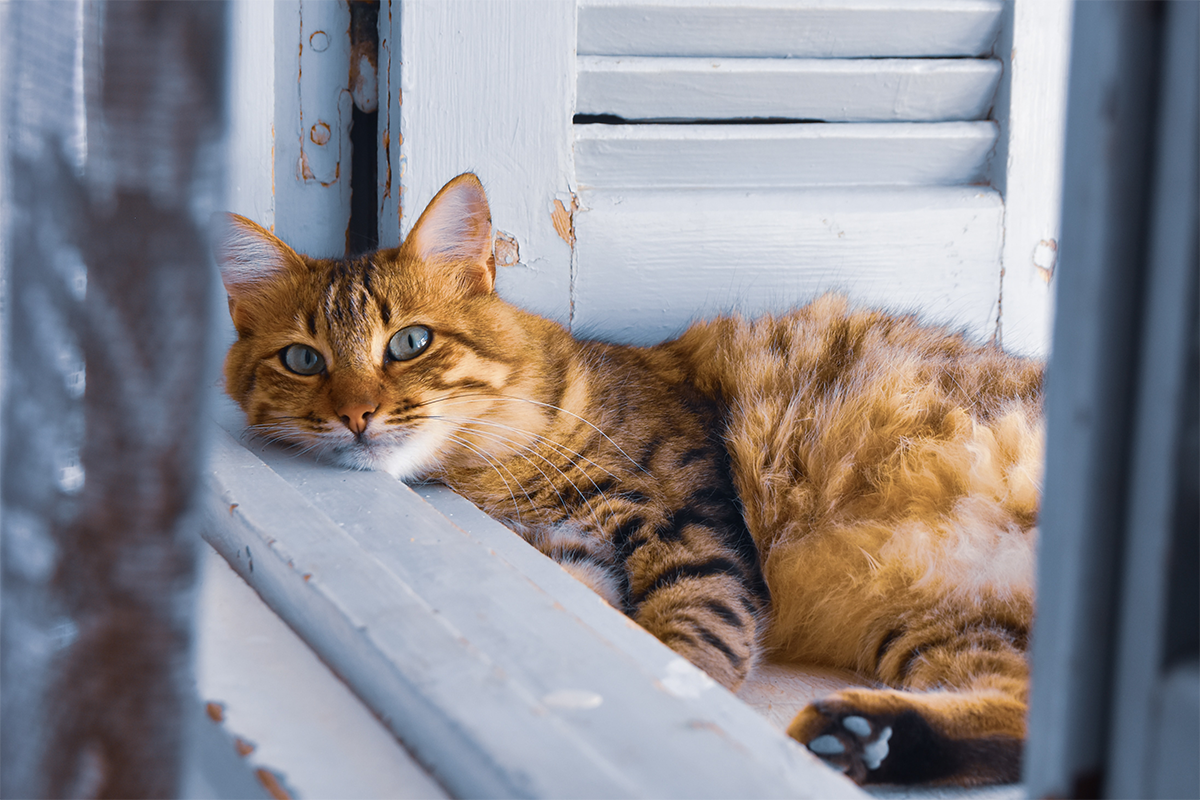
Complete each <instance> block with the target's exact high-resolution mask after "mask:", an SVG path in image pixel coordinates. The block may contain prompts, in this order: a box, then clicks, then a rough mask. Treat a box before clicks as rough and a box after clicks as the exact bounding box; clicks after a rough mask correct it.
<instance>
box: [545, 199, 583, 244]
mask: <svg viewBox="0 0 1200 800" xmlns="http://www.w3.org/2000/svg"><path fill="white" fill-rule="evenodd" d="M578 208H579V201H578V200H576V199H575V196H574V195H572V196H571V210H570V211H568V210H567V207H566V206H565V205H563V201H562V200H557V199H556V200H555V201H554V210H553V211H551V212H550V221H551V222H553V223H554V231H555V233H557V234H558V235H559V238H561V239H562V240H563V241H564V242H566V243H567V244H568V245H570V246H571V247H574V246H575V212H576V210H578Z"/></svg>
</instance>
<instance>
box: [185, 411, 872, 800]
mask: <svg viewBox="0 0 1200 800" xmlns="http://www.w3.org/2000/svg"><path fill="white" fill-rule="evenodd" d="M255 452H257V453H259V454H260V455H261V456H262V457H263V458H265V459H266V462H265V463H264V461H262V460H260V459H259V458H258V457H257V456H256V455H255V454H254V453H251V452H249V451H247V450H246V449H244V448H242V447H241V446H240V445H238V444H237V443H236V442H234V441H233V440H232V439H231V438H230V437H228V436H227V435H224V434H219V435H218V437H217V442H216V446H215V451H214V459H213V467H212V473H211V475H212V491H211V493H210V496H209V524H208V529H207V530H208V532H207V534H206V535H207V536H208V537H209V539H210V541H211V542H212V543H213V544H214V546H215V547H216V548H217V549H218V550H219V551H220V552H221V553H222V554H223V555H224V556H225V557H226V559H227V560H229V561H230V562H231V563H232V565H233V566H234V568H235V569H236V570H237V571H238V572H239V574H241V575H242V576H243V577H244V578H246V579H247V580H248V581H249V582H250V583H251V584H252V585H253V586H254V587H255V589H256V590H257V591H258V592H259V594H260V595H262V596H263V597H264V599H265V600H266V601H267V603H268V604H269V605H271V606H272V607H273V608H274V609H275V610H276V611H277V612H278V613H279V614H280V615H281V616H282V617H283V618H284V619H285V620H286V621H287V622H288V623H289V624H291V625H292V627H293V628H295V629H296V630H297V631H298V632H300V633H301V635H302V636H304V638H305V639H306V640H307V641H308V642H309V643H310V644H311V645H312V646H313V648H314V649H315V650H316V651H317V653H318V654H319V655H320V656H321V657H322V659H323V660H325V661H326V662H327V663H328V664H330V666H331V667H332V668H333V669H334V670H335V671H337V672H338V673H339V674H340V675H342V677H343V678H344V679H345V680H346V681H347V682H348V683H349V684H350V685H351V686H352V687H353V688H354V689H355V691H356V692H357V693H358V694H359V695H360V696H362V697H363V698H364V699H365V700H366V701H367V702H368V704H369V705H371V707H372V708H374V709H375V710H376V712H377V713H378V714H379V715H380V717H381V718H382V719H383V720H385V721H386V722H387V723H388V724H389V725H390V726H391V727H392V728H393V730H394V731H396V732H397V734H398V735H399V736H400V737H401V739H402V740H404V741H405V742H406V743H407V744H408V745H409V746H410V747H411V748H412V750H413V751H414V752H415V753H416V755H417V756H418V758H420V759H421V761H422V762H423V763H425V764H426V765H428V766H429V767H430V768H431V769H432V771H433V772H434V774H435V775H436V776H437V777H438V779H439V781H440V782H441V783H443V785H445V786H446V787H447V789H448V790H449V791H450V792H451V794H453V795H456V796H479V795H488V796H525V797H563V796H616V795H620V796H653V797H729V796H764V797H766V796H780V797H783V796H789V797H862V796H863V795H862V793H861V792H860V790H858V789H857V788H856V787H854V786H853V785H852V784H850V783H849V782H848V781H846V779H845V778H844V777H843V776H841V775H838V774H836V773H834V772H833V771H831V770H829V769H828V768H826V767H824V766H822V765H820V764H819V762H817V760H816V759H815V758H814V757H813V756H811V754H809V753H807V751H805V750H804V749H802V748H800V747H799V746H798V745H796V744H795V743H794V742H792V741H791V740H789V739H787V738H786V737H784V736H783V735H782V734H781V733H780V732H779V731H777V730H775V729H773V728H772V727H771V726H770V725H769V724H768V723H767V722H766V721H765V720H763V719H761V718H760V717H759V716H758V715H757V714H755V713H754V712H753V711H752V710H751V709H749V708H748V707H746V706H745V705H744V704H742V703H741V702H740V701H738V700H737V699H736V698H734V697H733V696H732V695H730V694H729V693H728V692H726V691H724V690H723V689H721V688H720V687H718V686H716V685H715V684H710V683H708V682H707V681H705V680H704V679H703V678H702V677H701V675H700V673H698V672H696V671H694V668H691V667H689V666H687V665H686V664H684V662H682V661H681V660H680V659H678V657H677V656H675V655H674V653H672V652H671V651H670V650H668V649H667V648H666V647H665V646H663V645H661V644H660V643H659V642H657V640H655V639H653V637H651V636H650V635H649V634H647V633H645V631H642V630H641V629H640V628H638V627H637V626H636V625H633V624H632V623H631V622H629V621H628V620H627V619H626V618H625V617H624V616H623V615H621V614H620V613H619V612H618V611H616V610H615V609H612V608H611V607H609V606H607V605H605V604H604V603H603V602H602V601H600V600H599V598H598V597H596V596H595V595H594V594H591V593H590V592H587V591H586V590H583V591H584V594H583V595H579V594H578V592H576V595H577V596H575V597H572V596H561V595H558V594H556V593H553V592H551V591H548V590H547V589H546V588H544V586H543V583H542V578H543V577H545V576H546V575H551V576H553V577H552V578H551V579H550V581H549V582H550V583H551V584H553V583H554V582H555V581H562V580H563V579H564V576H565V573H563V572H562V570H561V569H560V568H559V567H558V566H557V565H556V564H554V563H553V562H551V561H549V560H548V559H544V558H541V557H540V556H538V555H537V554H536V553H533V552H532V549H531V548H528V546H525V552H526V554H527V556H526V557H527V559H528V560H529V561H530V562H531V563H529V564H523V566H524V567H525V568H524V569H517V568H515V567H514V566H513V565H512V564H511V563H510V562H509V561H508V560H507V558H506V557H505V556H503V555H502V554H498V553H497V552H496V550H494V549H493V548H491V547H489V546H488V544H487V543H486V542H483V541H480V540H479V539H478V538H476V537H475V536H473V535H470V534H467V533H466V532H464V531H463V530H462V529H461V528H459V527H458V526H456V525H455V524H453V523H452V522H450V520H448V519H447V518H446V517H445V516H443V515H441V514H440V513H439V512H438V511H437V510H436V509H434V508H433V507H432V506H430V505H428V504H427V503H426V502H425V501H423V500H422V499H421V498H420V497H418V496H417V495H416V494H414V493H413V492H412V491H411V490H410V489H408V488H407V487H406V486H404V485H403V484H400V483H398V482H396V481H394V480H392V479H391V478H389V477H388V476H386V475H384V474H382V473H362V472H347V471H345V470H343V469H341V468H335V467H327V466H322V465H318V464H313V463H311V462H309V461H307V460H306V459H297V458H295V457H294V456H292V455H291V454H288V453H286V452H281V451H279V450H277V449H275V448H273V447H262V446H259V445H256V446H255ZM477 513H478V512H477ZM487 523H490V524H491V525H493V526H495V525H496V523H494V522H491V521H490V520H488V521H487ZM485 524H486V523H485ZM497 527H498V526H497ZM502 533H503V529H500V530H495V529H494V530H493V532H492V535H500V534H502ZM509 536H510V539H509V543H510V545H511V546H513V547H516V546H517V545H520V544H522V543H520V541H519V540H518V539H517V538H516V536H515V535H513V534H509ZM534 556H537V559H534V558H533V557H534ZM532 565H537V566H532ZM580 588H582V587H580ZM567 594H568V595H569V594H570V593H567ZM676 673H679V674H680V675H686V676H687V677H688V678H689V680H690V681H691V683H690V684H687V685H686V688H685V684H686V682H683V683H681V682H679V681H677V680H673V679H672V678H671V676H672V675H674V674H676ZM564 690H570V692H571V693H570V694H565V693H564ZM556 693H557V694H556ZM585 693H586V694H585ZM564 696H566V697H586V698H587V699H588V700H589V701H590V702H587V703H582V704H575V705H574V706H572V705H571V704H570V703H565V702H563V700H562V699H561V698H563V697H564ZM597 700H599V702H598V704H597V703H596V701H597ZM733 743H736V746H733Z"/></svg>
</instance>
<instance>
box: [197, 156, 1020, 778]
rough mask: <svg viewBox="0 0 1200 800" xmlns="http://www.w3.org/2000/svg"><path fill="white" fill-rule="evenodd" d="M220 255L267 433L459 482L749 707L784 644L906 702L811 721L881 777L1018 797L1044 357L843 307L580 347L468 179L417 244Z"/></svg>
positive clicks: (882, 695)
mask: <svg viewBox="0 0 1200 800" xmlns="http://www.w3.org/2000/svg"><path fill="white" fill-rule="evenodd" d="M219 239H220V241H219V243H218V245H217V260H218V263H219V266H220V269H221V274H222V278H223V281H224V284H225V287H226V289H227V292H228V295H229V310H230V314H231V315H232V318H233V322H234V326H235V328H236V329H237V334H238V338H237V340H236V342H235V343H234V344H233V345H232V346H231V348H230V350H229V353H228V356H227V359H226V362H225V384H226V390H227V391H228V393H229V394H230V395H231V396H232V397H233V398H234V399H235V400H236V401H237V402H238V403H239V404H240V405H241V407H242V408H243V409H244V410H245V412H246V414H247V417H248V420H249V423H250V426H251V430H253V431H256V432H258V433H259V434H261V435H263V436H265V437H267V438H270V439H276V440H279V441H282V442H286V443H289V444H292V445H297V446H300V447H303V448H310V449H315V450H319V451H320V452H321V453H323V454H324V456H325V457H328V458H332V459H333V460H335V461H337V462H339V463H341V464H343V465H345V466H348V467H353V468H356V469H372V470H383V471H385V472H388V473H391V474H392V475H394V476H396V477H397V478H399V479H401V480H405V481H409V480H438V481H441V482H444V483H445V484H446V485H448V486H450V487H451V488H453V489H455V490H457V491H458V492H460V493H461V494H463V495H464V496H466V497H467V498H469V499H470V500H472V501H473V502H475V503H476V504H477V505H479V506H480V507H481V508H483V509H484V510H485V511H487V512H488V513H489V514H491V515H493V516H494V517H496V518H498V519H500V520H501V521H503V522H505V523H507V524H508V525H509V526H510V527H511V528H512V529H513V530H514V531H516V532H517V533H519V534H520V535H521V536H523V537H524V538H525V539H526V540H528V541H529V542H530V543H531V544H533V545H534V546H535V547H537V548H538V549H539V550H541V551H542V552H543V553H545V554H546V555H547V556H549V557H551V558H553V559H555V560H556V561H557V562H558V563H559V564H561V565H562V566H563V568H565V569H566V570H568V571H569V572H571V573H572V574H573V575H574V576H575V577H577V578H578V579H579V580H581V581H583V582H584V583H586V584H587V585H589V586H590V587H592V588H593V589H594V590H595V591H596V592H597V593H599V594H600V596H602V597H603V598H604V599H605V600H606V601H607V602H608V603H610V604H611V605H612V606H613V607H615V608H617V609H620V610H622V611H623V612H625V613H626V614H628V615H629V616H630V617H632V618H633V619H634V620H636V621H637V622H638V623H639V624H641V625H642V626H643V627H644V628H645V629H646V630H648V631H649V632H651V633H652V634H654V635H655V636H657V637H658V638H659V639H660V640H661V641H662V642H664V643H665V644H666V645H667V646H669V647H671V648H672V649H674V650H675V651H676V652H678V653H679V654H681V655H683V656H685V657H686V658H688V659H689V660H690V661H691V662H692V663H694V664H695V665H697V666H698V667H700V668H701V669H703V670H704V671H705V672H707V673H708V674H709V675H711V676H712V677H713V678H714V679H715V680H716V681H718V682H720V683H721V684H722V685H724V686H726V687H727V688H729V689H731V690H736V689H737V687H738V686H739V685H740V684H741V683H742V682H743V680H744V679H745V678H746V675H747V674H748V673H749V672H750V670H752V669H753V667H754V665H755V664H756V663H758V662H759V661H760V660H761V659H762V658H763V657H764V655H766V654H771V656H772V657H773V658H776V659H787V660H791V661H794V662H798V663H808V664H820V665H828V666H832V667H840V668H848V669H852V670H856V671H858V672H859V673H861V674H862V675H864V676H867V677H869V678H871V679H874V680H876V681H878V682H879V684H881V685H885V686H886V687H890V688H878V689H866V688H863V689H846V690H843V691H839V692H837V693H835V694H833V695H831V696H829V697H826V698H824V699H822V700H819V701H817V702H814V703H812V704H810V705H809V706H807V707H806V708H804V709H803V710H801V712H800V713H799V714H798V715H797V717H796V718H795V720H794V721H793V722H792V723H791V725H790V727H789V728H788V733H789V734H790V735H791V736H792V737H794V738H795V739H797V740H798V741H800V742H801V743H804V744H806V745H807V746H808V748H809V749H810V750H811V751H813V752H814V753H816V754H817V755H818V756H820V757H821V758H822V759H824V761H825V762H826V763H828V764H829V765H831V766H833V767H834V768H836V769H839V770H841V771H843V772H845V773H846V774H848V775H849V776H850V777H851V778H852V779H854V780H855V781H857V782H859V783H876V782H877V783H952V784H962V785H969V784H979V783H994V782H1011V781H1015V780H1018V779H1019V777H1020V764H1021V748H1022V743H1023V739H1024V734H1025V711H1026V702H1027V693H1028V665H1027V660H1026V648H1027V644H1028V638H1029V629H1030V625H1031V622H1032V616H1033V552H1034V545H1035V539H1036V535H1037V528H1036V525H1037V514H1038V506H1039V498H1040V491H1041V490H1040V485H1041V468H1042V467H1041V464H1042V446H1043V421H1042V418H1043V415H1042V379H1043V367H1042V365H1041V364H1040V363H1038V362H1035V361H1031V360H1024V359H1020V358H1017V357H1014V356H1010V355H1007V354H1005V353H1004V352H1002V351H1001V350H999V349H998V348H996V347H994V346H988V345H979V344H974V343H972V342H971V341H969V339H968V338H966V337H965V336H964V335H961V334H958V333H954V332H951V331H948V330H946V329H942V328H938V327H931V326H927V325H923V324H922V323H921V322H919V321H918V320H917V319H916V318H914V317H912V316H900V315H895V314H889V313H885V312H882V311H872V310H863V309H857V308H853V307H852V306H851V305H850V304H849V303H848V301H847V300H846V299H845V298H842V297H839V296H836V295H826V296H823V297H821V298H818V299H817V300H815V301H813V302H811V303H810V304H808V305H806V306H803V307H800V308H797V309H795V310H794V311H791V312H790V313H786V314H781V315H779V316H774V317H763V318H761V319H757V320H748V319H743V318H740V317H736V316H730V317H723V318H719V319H714V320H711V321H707V322H698V323H695V324H694V325H692V326H691V327H690V328H688V329H687V330H686V331H685V332H684V333H683V334H682V335H681V336H679V337H678V338H676V339H674V340H672V341H668V342H664V343H662V344H659V345H656V346H653V347H632V346H622V345H614V344H605V343H601V342H595V341H580V340H576V339H574V338H572V336H571V335H570V334H569V333H568V332H567V331H566V330H565V329H564V328H563V327H562V326H561V325H559V324H558V323H556V322H553V321H551V320H548V319H545V318H542V317H539V316H535V315H533V314H530V313H527V312H525V311H522V310H520V309H518V308H516V307H514V306H512V305H510V304H508V303H506V302H505V301H503V300H501V299H500V298H499V297H498V295H497V294H496V293H495V291H494V283H495V264H494V260H493V256H492V225H491V216H490V211H489V208H488V204H487V198H486V196H485V193H484V190H483V187H482V185H481V184H480V182H479V180H478V179H477V178H476V177H475V176H474V175H472V174H470V173H467V174H464V175H460V176H459V177H457V178H455V179H454V180H452V181H450V182H449V183H448V184H446V186H445V187H443V188H442V190H441V191H440V192H439V193H438V195H437V196H436V197H435V198H434V199H433V201H432V202H431V203H430V204H429V206H428V207H427V208H426V209H425V211H424V213H423V214H422V215H421V217H420V218H419V220H418V221H417V223H416V225H415V226H414V227H413V229H412V232H411V233H410V235H409V236H408V237H407V239H406V240H405V241H404V243H403V244H402V245H401V246H400V247H399V248H395V249H388V250H381V251H378V252H376V253H373V254H370V255H367V256H363V257H359V258H353V259H345V260H328V259H313V258H308V257H306V256H303V255H300V254H298V253H296V252H294V251H293V250H292V249H291V248H289V247H288V246H287V245H286V244H284V243H283V242H282V241H280V240H279V239H277V238H276V237H274V236H273V235H272V234H270V233H268V232H267V231H266V230H264V229H262V228H260V227H259V226H258V225H256V224H254V223H253V222H251V221H249V220H247V219H245V218H242V217H238V216H235V215H229V216H228V218H227V219H225V221H224V223H223V225H222V233H221V234H220V237H219Z"/></svg>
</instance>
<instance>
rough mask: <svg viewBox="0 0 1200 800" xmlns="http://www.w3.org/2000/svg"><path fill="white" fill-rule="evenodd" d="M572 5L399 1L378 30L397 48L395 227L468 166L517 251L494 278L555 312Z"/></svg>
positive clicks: (516, 0)
mask: <svg viewBox="0 0 1200 800" xmlns="http://www.w3.org/2000/svg"><path fill="white" fill-rule="evenodd" d="M575 13H576V7H575V0H542V1H541V2H528V1H527V0H488V2H474V1H473V0H406V2H405V3H404V4H403V14H402V15H401V14H397V13H396V11H395V8H394V7H393V10H392V15H391V18H390V20H391V22H390V24H391V26H392V31H391V36H390V37H389V41H390V42H391V43H392V44H391V47H392V49H393V56H392V57H393V58H395V57H396V55H395V53H396V50H395V47H396V46H395V42H399V43H400V52H403V54H404V55H403V61H404V64H403V68H402V69H401V70H400V86H399V90H397V89H396V88H395V87H394V86H393V96H394V97H395V98H396V102H397V103H399V97H400V95H399V93H398V91H402V93H403V103H399V105H398V107H397V108H398V111H397V110H393V123H392V128H391V134H392V138H391V147H392V148H393V149H394V148H396V147H399V148H400V161H399V167H398V170H399V175H398V176H397V175H396V170H393V176H392V180H393V186H392V191H393V192H397V191H398V192H399V193H400V194H399V204H400V208H399V213H400V222H401V227H402V228H403V232H407V231H408V230H409V229H411V228H412V226H413V224H414V223H415V222H416V221H417V215H418V214H420V212H421V211H422V210H424V208H425V206H426V205H427V204H428V203H429V201H430V200H432V199H433V195H434V194H435V193H436V192H437V190H438V189H440V188H441V187H442V185H443V184H445V183H446V181H448V180H450V179H451V178H453V177H454V176H455V175H458V174H459V173H462V172H467V171H476V172H478V174H479V177H480V179H481V180H482V181H483V185H484V187H485V188H486V189H487V192H488V200H489V202H490V204H491V208H492V219H493V221H494V223H495V225H496V228H497V229H498V230H499V231H502V232H503V233H504V234H506V235H507V236H509V237H511V238H512V239H513V240H514V241H515V243H516V247H517V252H518V253H519V261H518V262H517V263H514V264H511V265H508V266H504V265H503V264H502V265H501V266H500V268H499V269H498V270H497V276H496V285H497V287H498V288H499V290H500V291H501V292H502V293H505V294H506V295H507V296H511V297H517V298H520V301H521V303H522V305H524V306H525V307H527V308H529V309H531V310H534V311H537V312H538V313H540V314H543V315H545V316H549V317H553V318H555V319H558V320H562V321H564V322H565V321H566V320H567V319H568V317H569V315H570V285H571V243H572V235H573V234H572V232H571V216H570V212H571V208H572V205H573V203H572V197H573V196H572V190H573V180H574V177H573V176H574V172H575V169H574V164H573V162H572V154H571V115H572V114H573V113H574V112H573V109H574V93H575V51H574V48H573V47H572V42H573V41H574V39H575ZM381 19H382V16H381ZM397 113H398V115H399V126H398V127H397V126H396V123H395V115H396V114H397ZM397 134H399V135H397ZM387 224H391V220H390V219H389V220H388V221H387ZM381 236H382V234H381ZM390 240H391V239H390V237H389V238H382V239H381V241H390Z"/></svg>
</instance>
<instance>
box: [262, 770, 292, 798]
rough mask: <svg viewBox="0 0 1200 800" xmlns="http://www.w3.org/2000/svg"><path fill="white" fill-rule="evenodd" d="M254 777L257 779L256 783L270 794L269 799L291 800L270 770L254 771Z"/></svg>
mask: <svg viewBox="0 0 1200 800" xmlns="http://www.w3.org/2000/svg"><path fill="white" fill-rule="evenodd" d="M254 776H255V777H256V778H258V782H259V783H261V784H262V785H263V788H264V789H266V790H267V791H268V792H269V793H270V795H271V797H273V798H275V800H292V796H291V794H289V793H288V791H287V790H286V789H284V788H283V783H281V782H280V780H279V778H278V777H276V776H275V774H274V773H273V772H271V771H270V770H266V769H256V770H255V771H254Z"/></svg>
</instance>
